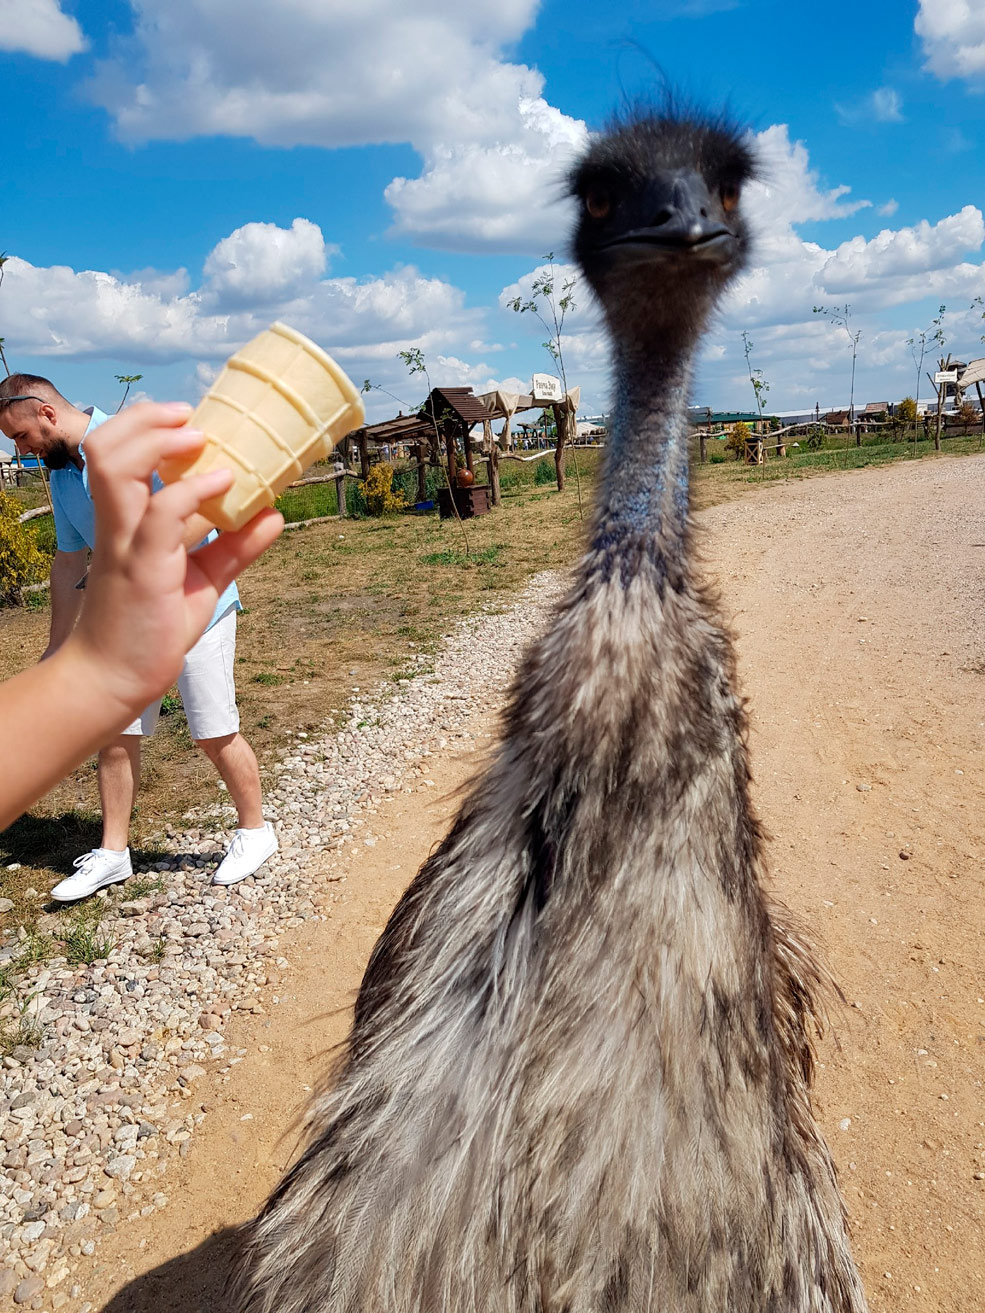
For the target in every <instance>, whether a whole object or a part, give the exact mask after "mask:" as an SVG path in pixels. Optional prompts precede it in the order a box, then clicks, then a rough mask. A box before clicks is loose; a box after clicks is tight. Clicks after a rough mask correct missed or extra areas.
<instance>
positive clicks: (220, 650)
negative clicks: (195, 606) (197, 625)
mask: <svg viewBox="0 0 985 1313" xmlns="http://www.w3.org/2000/svg"><path fill="white" fill-rule="evenodd" d="M235 660H236V608H235V607H230V608H229V610H228V611H227V612H226V614H225V615H224V616H223V617H222V619H221V620H217V621H216V623H215V624H214V625H213V626H212V628H211V629H207V630H206V631H205V633H204V634H203V635H202V637H201V638H200V639H199V640H198V642H197V643H196V644H195V646H194V647H193V648H192V649H191V651H190V652H189V653H188V655H187V656H186V657H185V664H184V666H183V667H182V670H181V674H180V675H179V676H178V692H179V693H180V694H181V702H182V705H183V707H184V709H185V716H186V718H187V720H188V729H189V732H190V733H191V736H192V738H193V739H194V740H195V742H196V743H197V742H200V741H201V740H202V739H218V738H223V737H224V736H225V735H226V734H235V733H236V732H237V731H238V729H239V708H238V707H237V706H236V686H235V682H234V679H233V665H234V662H235ZM160 714H161V702H160V699H158V700H157V702H153V703H151V705H150V706H149V707H148V708H147V709H146V711H144V713H143V715H141V717H140V719H139V720H135V721H134V722H133V724H132V725H128V726H127V727H126V729H125V730H124V731H123V733H124V734H142V735H143V736H144V737H145V738H150V736H151V735H152V734H153V733H154V730H155V729H157V720H158V717H159V716H160Z"/></svg>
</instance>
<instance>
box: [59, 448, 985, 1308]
mask: <svg viewBox="0 0 985 1313" xmlns="http://www.w3.org/2000/svg"><path fill="white" fill-rule="evenodd" d="M983 483H985V457H971V458H968V459H964V460H953V461H951V460H942V461H938V462H931V461H924V462H921V463H915V464H912V465H908V464H901V465H896V466H893V467H891V468H888V469H880V470H863V471H859V472H853V473H849V474H844V475H834V476H831V477H829V478H825V479H815V480H811V481H807V482H804V483H800V484H797V483H789V484H786V485H783V486H774V487H767V488H765V489H763V490H757V491H755V492H753V493H751V494H750V496H749V497H747V498H744V499H743V500H741V501H738V502H733V503H730V504H728V505H725V506H720V507H716V508H714V509H712V510H711V511H708V512H706V513H704V515H703V516H702V522H703V524H704V526H705V529H706V530H707V540H706V557H707V561H708V568H709V571H710V573H711V574H713V575H714V576H715V577H716V578H717V579H718V581H719V583H720V587H721V591H722V595H723V602H724V607H725V611H726V613H727V614H728V615H729V616H730V617H731V618H732V623H733V626H734V629H735V632H736V635H737V641H738V649H739V667H740V672H741V678H742V681H743V685H744V688H745V691H746V693H747V694H748V696H749V699H750V703H751V712H752V751H753V764H754V772H755V776H756V791H757V803H758V806H759V808H760V810H761V812H762V814H763V816H764V818H765V821H766V824H767V827H768V829H769V830H770V832H771V833H772V835H773V836H774V837H773V841H772V844H771V850H770V851H771V865H772V870H773V876H774V882H775V886H776V891H777V893H778V895H779V896H780V897H781V898H782V899H783V900H784V901H786V902H787V903H788V904H790V905H791V906H792V907H793V908H795V909H796V910H797V911H798V912H799V913H801V914H802V916H803V917H804V919H805V920H806V921H807V923H808V924H809V925H810V927H811V928H812V931H813V933H814V935H815V937H816V939H817V940H818V941H819V942H820V944H821V945H822V948H823V951H824V953H825V955H826V956H827V959H828V961H829V963H830V965H831V967H832V968H833V971H834V973H835V975H836V976H837V978H838V980H839V981H840V982H841V986H842V988H843V990H844V993H845V997H846V1006H845V1007H844V1008H843V1009H842V1010H840V1011H839V1012H837V1013H836V1015H835V1016H834V1018H833V1027H832V1031H831V1033H830V1034H829V1035H828V1036H827V1038H826V1039H825V1040H824V1042H823V1044H822V1045H821V1052H820V1059H821V1063H822V1066H821V1069H820V1072H819V1080H818V1102H819V1105H820V1109H821V1115H822V1120H823V1123H824V1127H825V1130H826V1133H827V1135H828V1138H829V1140H830V1142H831V1145H832V1147H833V1150H834V1154H835V1157H836V1160H837V1163H838V1167H839V1170H840V1173H841V1180H842V1183H843V1187H844V1190H845V1194H846V1198H847V1201H848V1207H849V1210H850V1213H851V1217H852V1224H853V1227H854V1233H855V1244H856V1249H857V1253H858V1256H859V1261H860V1264H861V1267H862V1271H863V1276H864V1280H865V1283H866V1287H867V1290H868V1292H869V1297H870V1301H871V1305H872V1309H873V1313H898V1310H901V1309H906V1310H914V1313H980V1311H981V1310H982V1309H983V1308H985V1293H983V1288H985V1104H983V1097H982V1095H983V1085H982V1082H983V1077H985V1001H983V995H985V949H983V935H982V924H983V905H985V888H983V885H985V878H983V861H982V857H983V854H982V845H981V842H980V839H979V829H980V816H981V813H982V787H981V750H982V737H983V721H985V706H983V698H982V693H983V686H985V680H983V671H985V619H983V616H985V605H983V603H985V507H983V505H982V500H983V499H982V496H981V492H980V487H981V485H982V484H983ZM493 729H494V727H493V726H492V725H490V724H483V725H476V727H475V740H474V744H475V750H476V751H475V754H472V755H467V756H465V757H463V758H461V759H459V760H456V761H446V762H445V763H444V764H443V766H441V767H440V768H439V767H438V765H437V764H435V768H434V772H433V775H434V779H435V782H436V784H437V785H438V789H437V790H435V791H434V792H435V793H440V794H442V796H446V795H447V794H449V793H450V792H451V790H452V789H453V788H455V787H456V786H457V785H458V784H459V783H460V782H461V781H462V780H463V779H464V778H465V777H466V776H467V775H468V774H469V773H470V772H471V770H473V769H474V767H475V765H476V763H477V758H478V753H479V751H480V750H481V748H482V747H483V746H484V745H485V744H486V743H487V742H488V734H489V733H490V732H491V731H492V730H493ZM449 812H450V804H449V803H447V802H445V803H441V802H440V801H439V802H438V803H435V804H432V806H431V807H430V808H422V805H421V797H420V795H412V796H410V797H407V796H402V797H399V798H398V799H397V800H395V801H394V802H392V803H391V804H389V807H388V811H387V813H386V815H385V816H381V817H380V818H378V823H377V824H376V825H375V826H374V828H375V829H376V830H377V832H378V833H380V834H383V835H386V836H387V837H386V839H385V840H381V841H380V842H379V843H378V844H377V846H376V847H375V848H373V849H372V850H369V849H367V850H366V851H365V852H364V853H363V854H362V855H361V856H360V857H359V858H358V859H354V860H353V862H352V864H351V866H350V868H349V872H348V877H347V880H346V882H345V884H344V885H342V886H340V888H341V890H342V892H341V894H340V896H339V899H338V901H337V902H335V903H334V904H333V905H332V907H331V915H330V916H329V919H328V921H327V922H325V923H324V924H316V925H314V926H312V927H310V928H305V929H303V930H301V931H299V932H297V933H296V935H295V937H294V939H293V940H287V939H286V938H285V940H284V941H283V951H284V953H285V955H286V956H287V957H288V958H289V960H290V962H291V964H292V965H291V969H290V970H289V972H288V973H287V981H286V983H285V984H283V985H281V987H280V988H279V990H278V995H279V997H280V1000H281V1001H280V1002H279V1004H277V1005H276V1007H271V1008H269V1009H268V1015H266V1016H264V1017H261V1018H244V1019H243V1020H242V1021H241V1022H240V1023H238V1024H239V1025H240V1030H239V1033H238V1034H236V1033H235V1031H234V1032H233V1033H232V1034H231V1036H230V1040H231V1042H232V1043H233V1044H236V1043H237V1042H238V1043H240V1044H241V1045H243V1046H244V1047H246V1048H247V1049H248V1054H247V1056H246V1057H245V1058H244V1060H243V1061H242V1063H240V1064H239V1065H238V1066H236V1067H234V1068H233V1070H232V1072H231V1073H230V1074H229V1076H228V1077H227V1078H226V1080H225V1082H222V1080H221V1078H220V1077H216V1078H214V1083H213V1085H212V1087H211V1089H210V1090H209V1091H208V1093H207V1094H206V1097H205V1098H204V1100H203V1102H204V1105H205V1107H206V1109H207V1111H208V1113H209V1115H208V1116H207V1118H206V1120H205V1122H204V1123H203V1126H202V1128H201V1131H200V1132H199V1133H198V1135H197V1136H196V1138H195V1139H194V1140H193V1141H192V1147H191V1150H190V1152H189V1154H188V1157H187V1158H186V1159H184V1160H182V1162H181V1166H180V1167H176V1168H175V1169H174V1170H173V1171H172V1172H171V1174H170V1176H169V1178H168V1180H167V1181H166V1182H165V1183H164V1185H163V1186H162V1188H163V1189H164V1190H165V1191H166V1193H167V1194H168V1195H169V1197H170V1203H169V1204H168V1206H167V1207H166V1208H165V1209H163V1210H162V1211H161V1212H159V1213H157V1214H155V1215H153V1216H151V1217H148V1218H146V1219H140V1220H138V1221H135V1222H133V1223H130V1224H129V1225H125V1226H123V1225H121V1227H120V1229H119V1231H118V1233H117V1234H116V1235H115V1236H113V1237H111V1238H110V1239H109V1240H108V1241H107V1242H106V1243H105V1244H104V1245H103V1246H102V1247H101V1248H100V1250H99V1251H98V1252H97V1254H96V1256H95V1257H94V1258H93V1259H91V1260H82V1262H83V1263H88V1264H89V1267H87V1268H83V1267H81V1266H80V1267H79V1269H78V1271H77V1274H76V1275H77V1280H78V1281H79V1282H80V1283H81V1285H82V1286H83V1289H84V1295H83V1300H84V1301H86V1302H88V1303H89V1304H90V1305H91V1306H92V1308H93V1309H94V1310H100V1309H105V1310H106V1311H107V1313H124V1310H125V1311H126V1313H151V1310H154V1311H155V1313H169V1310H176V1311H177V1310H181V1311H182V1313H195V1311H196V1310H202V1311H203V1313H204V1311H205V1310H209V1311H210V1313H234V1311H232V1310H227V1309H226V1306H225V1305H224V1304H223V1302H222V1299H221V1294H220V1291H221V1282H222V1277H223V1273H224V1269H225V1264H226V1260H227V1258H228V1255H229V1253H230V1252H231V1249H232V1231H231V1228H232V1227H234V1226H235V1225H236V1224H237V1223H239V1222H241V1221H243V1220H244V1219H245V1218H247V1217H249V1216H250V1215H251V1214H252V1213H253V1212H254V1211H255V1210H256V1208H257V1207H258V1205H259V1204H260V1203H261V1201H262V1200H263V1198H264V1195H265V1193H266V1192H267V1190H268V1189H269V1188H270V1187H271V1186H272V1185H273V1183H274V1182H275V1180H276V1179H277V1177H278V1175H279V1173H280V1171H281V1170H282V1169H283V1167H284V1166H285V1164H286V1163H287V1162H288V1161H289V1159H290V1157H291V1154H292V1151H293V1148H294V1144H295V1140H294V1137H293V1136H292V1134H291V1133H290V1124H291V1119H292V1117H293V1116H294V1115H295V1114H296V1113H297V1111H298V1109H299V1108H300V1107H302V1106H303V1104H304V1101H305V1099H306V1097H307V1092H308V1089H309V1088H310V1087H311V1086H313V1085H314V1084H315V1083H316V1081H317V1080H318V1078H319V1076H320V1075H321V1073H322V1072H323V1071H324V1070H325V1066H326V1059H325V1051H326V1050H327V1049H328V1048H329V1047H330V1046H331V1045H332V1044H334V1043H335V1042H337V1041H338V1040H339V1039H340V1038H341V1037H342V1035H343V1034H344V1032H345V1028H346V1025H347V1016H346V1010H347V1008H348V1007H349V1006H350V1004H351V1001H352V997H353V992H354V990H355V988H356V986H357V984H358V981H359V978H360V975H361V972H362V969H363V965H364V963H365V959H366V957H367V955H368V952H369V950H370V948H371V946H372V943H373V941H374V938H375V936H376V935H377V933H378V932H379V930H380V928H381V927H382V925H383V923H384V921H385V919H386V916H387V914H388V911H389V908H390V907H391V906H392V904H393V902H394V901H395V899H396V897H397V896H398V894H399V893H400V890H401V889H402V887H403V885H404V884H405V883H406V881H407V880H408V879H409V878H410V876H411V875H412V874H413V871H414V870H415V869H416V867H417V866H418V864H419V863H420V861H421V860H422V859H423V858H424V857H425V855H426V854H427V852H428V850H429V848H430V846H431V845H432V843H433V842H434V841H435V840H436V839H437V838H438V837H440V835H441V833H442V829H443V826H444V824H445V822H446V819H447V816H448V815H449ZM72 1307H73V1308H76V1307H78V1303H77V1302H76V1301H73V1302H72Z"/></svg>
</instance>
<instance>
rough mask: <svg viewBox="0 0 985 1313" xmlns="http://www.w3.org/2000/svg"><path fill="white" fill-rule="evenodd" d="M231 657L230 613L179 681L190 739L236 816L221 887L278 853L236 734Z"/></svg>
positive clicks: (255, 773) (254, 769)
mask: <svg viewBox="0 0 985 1313" xmlns="http://www.w3.org/2000/svg"><path fill="white" fill-rule="evenodd" d="M235 653H236V613H235V612H234V611H230V612H228V613H227V614H226V615H225V616H223V617H222V619H221V620H219V621H218V622H217V623H216V624H215V625H213V626H212V628H211V629H208V630H206V632H205V633H204V634H203V635H202V637H201V638H200V639H199V641H198V642H197V643H196V644H195V646H194V647H193V648H192V650H191V651H190V652H189V653H188V655H187V657H186V658H185V666H184V669H183V670H182V672H181V678H180V679H179V680H178V687H179V689H180V690H181V697H182V701H183V702H184V704H185V714H186V716H187V717H188V728H189V729H190V730H191V734H192V738H193V739H194V740H195V742H196V743H197V744H198V746H199V747H200V748H201V749H202V751H203V752H204V753H205V755H206V756H207V757H208V758H209V760H210V761H211V762H212V764H213V765H214V766H215V768H216V770H217V771H218V772H219V774H220V775H221V777H222V779H223V781H224V783H225V785H226V788H227V789H228V790H229V796H230V798H231V799H232V801H233V803H234V804H235V807H236V811H237V812H238V813H239V827H238V829H237V830H236V833H235V834H234V835H233V839H232V843H230V845H229V849H228V851H227V853H226V855H225V857H224V858H223V860H222V862H221V863H220V865H219V867H218V869H217V870H216V872H215V874H214V875H213V880H214V881H215V883H216V884H223V885H229V884H236V883H237V882H238V881H240V880H245V879H246V877H247V876H248V875H253V873H254V872H255V871H257V870H258V869H259V868H260V867H261V866H262V865H263V863H264V862H265V861H267V859H268V858H270V857H272V856H273V855H274V853H275V852H276V851H277V836H276V835H275V834H274V829H273V826H272V825H268V824H267V823H266V822H265V821H264V819H263V795H262V793H261V790H260V770H259V767H258V766H257V759H256V757H255V756H254V755H253V749H252V748H251V747H250V745H249V744H248V743H247V741H246V740H245V739H244V738H243V736H242V734H240V732H239V711H238V709H237V707H236V688H235V684H234V681H233V664H234V661H235Z"/></svg>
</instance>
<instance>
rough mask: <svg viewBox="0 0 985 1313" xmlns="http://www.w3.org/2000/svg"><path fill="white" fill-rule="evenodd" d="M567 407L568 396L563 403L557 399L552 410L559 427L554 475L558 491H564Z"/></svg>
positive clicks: (556, 426)
mask: <svg viewBox="0 0 985 1313" xmlns="http://www.w3.org/2000/svg"><path fill="white" fill-rule="evenodd" d="M566 408H567V398H565V400H564V402H563V403H562V402H560V401H555V402H552V404H551V410H552V411H553V412H554V427H555V428H556V429H557V446H556V447H555V448H554V475H555V477H556V479H557V490H558V492H564V439H565V437H566V436H567V426H566V424H565V416H566Z"/></svg>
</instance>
